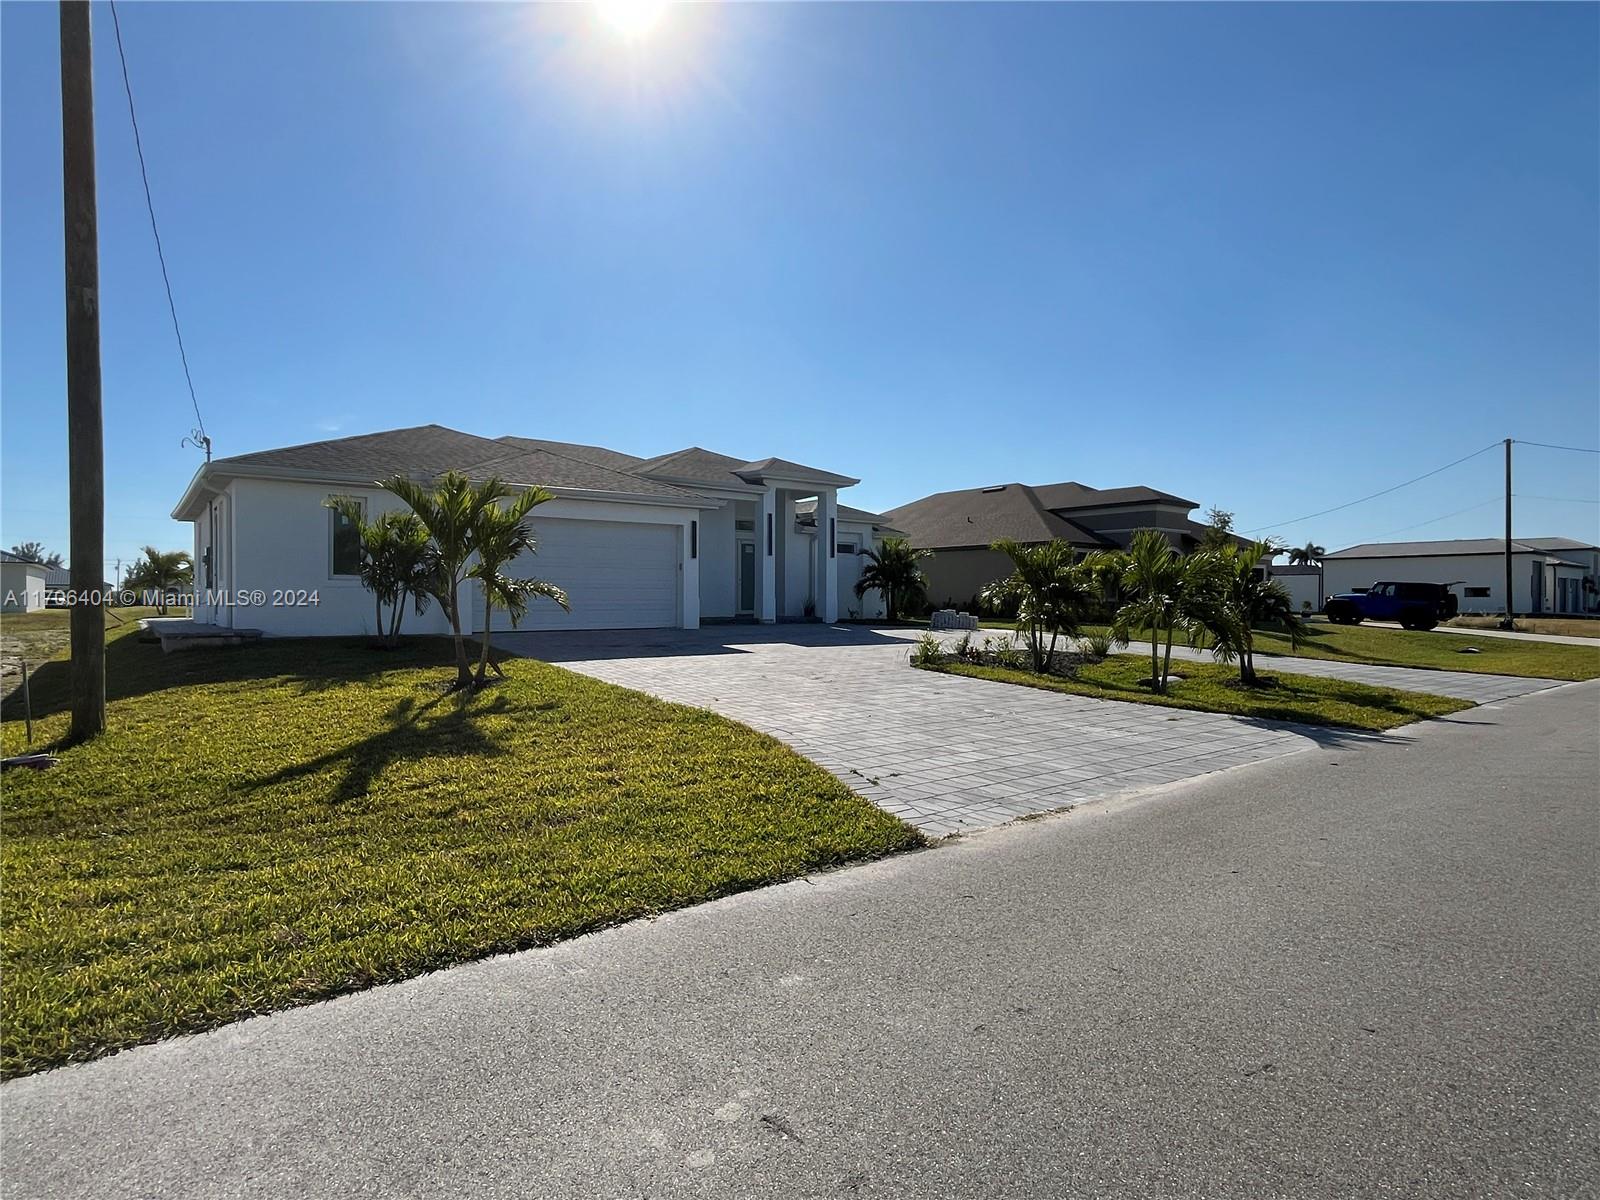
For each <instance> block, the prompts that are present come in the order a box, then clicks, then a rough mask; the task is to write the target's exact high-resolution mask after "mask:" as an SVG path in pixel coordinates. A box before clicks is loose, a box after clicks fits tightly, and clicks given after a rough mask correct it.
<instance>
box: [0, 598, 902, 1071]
mask: <svg viewBox="0 0 1600 1200" xmlns="http://www.w3.org/2000/svg"><path fill="white" fill-rule="evenodd" d="M449 654H450V648H449V645H448V643H447V642H442V641H434V640H421V641H418V642H416V643H413V645H412V646H411V647H410V648H409V649H404V650H401V651H397V652H393V653H387V654H386V653H382V652H379V651H374V650H369V649H366V648H364V647H362V646H359V645H347V644H341V643H338V642H335V641H317V642H265V643H261V644H259V645H255V646H245V647H238V648H233V649H225V650H209V651H190V652H186V653H179V654H173V655H168V656H163V655H162V654H161V652H160V649H159V647H156V646H152V645H146V644H143V643H140V642H138V640H137V639H136V638H135V637H132V636H127V631H126V630H123V629H118V630H116V631H115V632H114V634H113V636H112V638H111V639H110V644H109V646H108V649H107V663H108V671H107V675H108V681H109V684H108V686H109V689H110V692H111V695H112V697H113V702H112V703H111V705H110V710H109V724H110V731H109V732H108V733H107V734H106V735H105V736H103V737H101V738H99V739H97V740H96V741H94V742H92V743H90V744H88V745H84V746H80V747H77V748H74V749H70V750H66V751H64V752H63V753H62V757H61V764H60V765H59V766H58V767H56V768H54V769H52V770H48V771H39V772H35V771H29V770H13V771H8V772H7V773H6V775H5V840H4V849H3V860H0V861H3V865H4V873H5V900H6V903H5V906H4V910H3V914H0V927H3V929H4V947H3V960H4V976H3V983H0V998H3V1007H4V1018H5V1019H4V1026H3V1033H0V1072H3V1074H4V1075H6V1076H13V1075H18V1074H24V1073H27V1072H31V1071H36V1070H39V1069H41V1068H44V1067H48V1066H52V1065H55V1064H58V1063H65V1062H70V1061H73V1060H78V1059H87V1058H93V1057H95V1056H98V1055H102V1054H105V1053H108V1052H110V1051H113V1050H116V1049H118V1048H121V1047H125V1046H131V1045H133V1044H135V1043H139V1042H146V1041H151V1040H153V1039H156V1038H160V1037H165V1036H168V1035H170V1034H175V1033H181V1032H187V1031H194V1030H202V1029H208V1028H211V1027H214V1026H217V1025H220V1024H222V1023H224V1022H227V1021H232V1020H235V1019H237V1018H239V1017H243V1016H247V1015H250V1014H252V1013H261V1012H267V1011H270V1010H273V1009H279V1008H283V1007H285V1006H289V1005H294V1004H301V1003H304V1002H306V1001H310V1000H315V999H317V998H320V997H325V996H331V995H334V994H336V993H339V992H344V991H348V990H351V989H353V988H362V987H367V986H369V985H372V984H375V983H380V982H383V981H386V980H397V979H404V978H406V977H408V976H412V975H416V974H418V973H420V972H424V971H428V970H431V969H434V968H437V967H443V966H447V965H449V964H452V963H459V962H462V961H465V960H469V959H473V958H479V957H482V956H484V955H486V954H491V953H495V952H499V951H509V950H516V949H519V948H523V947H528V946H537V945H542V944H545V943H548V942H553V941H556V940H558V939H561V938H567V937H571V936H573V935H574V934H578V933H582V932H584V931H585V930H591V929H596V928H600V927H602V926H606V925H611V924H614V923H616V922H619V921H625V920H628V919H630V918H635V917H641V916H646V915H648V914H651V913H659V912H662V911H664V910H666V909H671V908H677V907H679V906H682V905H685V904H691V903H694V902H695V901H700V900H705V899H709V898H711V897H714V896H720V895H723V894H726V893H730V892H736V891H739V890H742V889H745V888H750V887H754V886H756V885H758V884H763V883H768V882H771V881H774V880H779V879H784V878H788V877H792V876H796V875H799V874H803V873H805V872H807V871H810V870H813V869H816V868H820V867H827V866H830V865H833V864H837V863H843V862H847V861H850V860H854V859H861V858H866V857H871V856H876V855H882V854H886V853H889V852H891V851H896V850H901V849H905V848H908V847H911V846H915V845H918V844H921V841H922V839H921V837H920V835H918V834H917V833H916V832H915V831H914V830H912V829H911V828H910V827H909V826H907V825H905V824H903V823H901V822H900V821H898V820H897V819H895V818H893V817H890V816H888V815H887V814H885V813H883V812H881V811H880V810H878V809H877V808H875V807H874V806H872V805H871V804H869V803H867V802H866V801H865V800H862V799H860V798H859V797H857V796H855V795H854V794H852V793H851V792H850V791H849V790H848V789H847V788H846V787H845V786H844V785H843V784H841V783H839V782H838V781H837V780H835V779H834V778H833V777H832V776H831V775H829V774H828V773H827V772H825V771H823V770H822V769H821V768H820V767H817V766H815V765H814V764H812V763H809V762H807V761H806V760H805V759H803V758H801V757H800V756H799V755H797V754H795V753H793V752H792V751H790V750H789V749H788V748H786V747H784V746H783V745H781V744H780V743H779V742H777V741H775V740H773V739H771V738H769V737H766V736H764V735H762V734H758V733H755V732H754V731H752V730H750V729H748V728H745V727H744V726H741V725H737V724H735V723H733V722H731V721H728V720H724V719H723V718H721V717H718V716H715V715H713V714H710V713H707V712H703V711H699V710H695V709H689V708H685V707H682V706H679V705H674V704H668V703H665V702H662V701H658V700H654V699H651V698H649V697H646V696H643V695H640V694H638V693H635V692H630V691H627V690H625V689H623V688H618V687H614V686H611V685H609V684H605V683H600V682H598V681H595V680H591V679H587V678H584V677H583V676H580V675H575V674H572V673H571V672H568V671H564V670H561V669H559V668H556V667H552V666H549V665H546V664H544V663H539V662H533V661H526V660H516V659H513V660H510V661H509V662H507V663H506V671H507V673H508V677H507V678H506V679H504V680H501V681H499V682H496V683H494V684H492V685H491V686H489V687H488V688H486V689H485V690H484V691H483V692H481V693H478V694H476V695H471V696H465V697H463V696H451V695H446V694H445V693H444V692H443V689H442V685H443V684H444V683H445V682H446V681H447V680H448V679H449V678H450V677H451V671H450V670H449V668H448V667H447V663H448V661H449ZM65 677H66V669H65V663H61V662H57V663H52V664H49V665H47V666H46V667H45V668H43V669H41V670H40V672H39V673H38V676H37V680H36V686H35V687H34V689H33V699H34V712H35V716H36V727H35V728H36V738H35V741H36V746H35V748H38V747H37V743H38V742H39V741H40V740H43V741H46V742H48V741H49V740H50V739H51V738H55V737H59V736H60V735H61V734H62V733H63V732H64V731H65V728H66V717H65V715H64V713H63V712H62V709H63V707H64V703H65V694H64V685H65ZM41 713H44V714H46V715H45V716H44V717H43V719H42V720H37V718H38V717H39V714H41ZM17 715H18V714H17V711H16V705H15V704H8V705H7V706H6V710H5V716H6V718H7V720H6V723H5V725H4V730H3V736H4V743H5V749H6V752H7V753H8V754H14V753H17V752H19V751H21V750H22V749H23V745H22V727H21V722H20V721H18V720H15V719H14V718H15V717H16V716H17Z"/></svg>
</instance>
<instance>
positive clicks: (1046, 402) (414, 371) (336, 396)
mask: <svg viewBox="0 0 1600 1200" xmlns="http://www.w3.org/2000/svg"><path fill="white" fill-rule="evenodd" d="M120 13H121V17H122V23H123V34H124V40H125V43H126V46H127V51H128V56H129V62H130V69H131V71H132V77H133V85H134V89H135V96H136V99H137V102H138V104H139V110H140V121H141V126H142V130H143V135H144V142H145V151H146V154H147V157H148V160H149V165H150V172H151V182H152V186H153V188H154V191H155V199H156V205H157V215H158V217H159V219H160V221H161V224H162V233H163V238H164V241H165V244H166V250H167V256H168V262H169V265H170V267H171V270H172V275H173V284H174V287H175V289H176V295H177V301H178V307H179V315H180V318H181V319H182V321H183V326H184V334H185V340H186V342H187V345H188V350H189V358H190V362H191V365H192V367H193V371H194V379H195V385H196V388H197V390H198V393H199V397H200V403H201V407H202V410H203V412H204V415H205V420H206V424H207V427H208V429H209V430H210V432H211V435H212V436H213V438H214V439H215V441H216V446H217V453H218V455H219V456H220V455H227V454H236V453H244V452H247V451H250V450H257V449H263V448H266V447H269V446H275V445H285V444H290V443H295V442H301V441H310V440H316V439H318V438H321V437H332V436H338V435H340V434H349V433H359V432H365V431H369V430H374V429H382V428H391V427H395V426H401V425H412V424H420V423H425V422H428V421H439V422H441V423H444V424H448V425H452V426H454V427H456V428H460V429H465V430H469V431H471V432H475V433H480V434H484V435H489V436H495V435H499V434H502V433H520V434H526V435H531V436H544V437H553V438H562V439H569V440H575V441H592V442H598V443H601V444H604V445H608V446H612V447H615V448H617V449H623V450H630V451H634V452H637V453H641V454H655V453H660V452H664V451H667V450H671V449H676V448H679V447H681V446H683V445H686V444H691V443H698V444H701V445H705V446H709V447H711V448H714V449H721V450H724V451H726V452H728V453H733V454H739V455H749V456H751V457H757V456H765V455H769V454H776V455H781V456H783V457H786V458H791V459H798V460H801V461H805V462H810V463H813V464H815V465H818V466H821V467H825V468H829V469H833V470H838V471H842V472H846V473H849V474H852V475H858V476H860V477H861V478H862V479H863V480H864V483H863V484H862V486H860V487H859V488H856V489H854V490H853V491H852V492H851V493H850V494H848V495H847V496H846V499H847V500H848V501H850V502H851V503H855V504H859V505H862V506H866V507H889V506H892V505H894V504H898V503H901V502H904V501H906V500H910V499H914V498H916V497H918V496H921V495H924V494H927V493H929V492H933V491H939V490H944V489H947V488H956V487H970V486H978V485H984V484H989V483H995V482H1004V481H1012V480H1020V481H1023V482H1034V483H1044V482H1053V481H1058V480H1064V479H1076V480H1079V481H1082V482H1085V483H1089V484H1093V485H1098V486H1121V485H1126V484H1132V483H1145V484H1150V485H1153V486H1157V487H1161V488H1165V489H1168V490H1172V491H1176V492H1179V493H1181V494H1183V495H1186V496H1189V497H1191V498H1193V499H1196V500H1198V501H1200V502H1201V503H1202V505H1210V504H1217V505H1221V506H1222V507H1225V508H1229V509H1232V510H1234V511H1236V512H1237V514H1238V518H1239V520H1238V523H1239V525H1240V526H1241V527H1244V528H1250V527H1256V526H1261V525H1265V524H1268V523H1273V527H1274V528H1276V529H1277V530H1278V531H1279V532H1281V533H1282V534H1283V535H1284V536H1285V537H1287V538H1289V539H1290V540H1293V541H1304V540H1305V539H1307V538H1311V539H1315V540H1317V541H1319V542H1322V543H1324V544H1326V545H1328V546H1329V547H1330V548H1331V547H1337V546H1340V545H1344V544H1348V543H1350V542H1355V541H1360V540H1369V539H1374V538H1380V537H1388V538H1390V539H1391V540H1394V539H1404V538H1421V537H1451V536H1475V535H1493V534H1495V533H1497V532H1498V531H1499V529H1500V520H1501V514H1500V509H1499V507H1498V503H1499V499H1498V498H1499V495H1500V488H1501V480H1500V470H1501V465H1500V459H1499V456H1498V454H1486V455H1482V456H1480V457H1479V458H1477V459H1474V460H1472V462H1470V463H1468V464H1465V465H1463V466H1462V467H1459V468H1456V469H1454V470H1452V471H1448V472H1445V473H1443V474H1441V475H1439V476H1437V477H1435V478H1433V479H1430V480H1428V481H1426V482H1425V483H1423V484H1420V485H1418V486H1416V487H1413V488H1407V489H1404V490H1402V491H1400V492H1397V493H1395V494H1393V495H1390V496H1386V497H1384V498H1382V499H1380V500H1377V501H1374V502H1372V503H1369V504H1364V505H1360V506H1357V507H1355V508H1352V509H1348V510H1346V511H1344V512H1340V513H1337V514H1334V515H1332V516H1329V517H1326V518H1321V519H1318V520H1314V521H1309V522H1304V523H1301V524H1297V525H1283V524H1279V523H1281V522H1283V521H1286V520H1287V519H1288V518H1291V517H1295V516H1299V515H1301V514H1303V513H1310V512H1313V511H1316V510H1318V509H1323V508H1327V507H1330V506H1332V505H1335V504H1339V503H1341V502H1343V501H1346V500H1349V499H1352V498H1354V497H1357V496H1360V495H1363V494H1365V493H1368V492H1372V491H1376V490H1378V489H1379V488H1383V487H1386V486H1388V485H1390V484H1393V483H1396V482H1399V481H1400V480H1403V479H1406V478H1408V477H1410V476H1413V475H1416V474H1419V473H1421V472H1422V471H1424V470H1428V469H1430V468H1432V467H1435V466H1438V465H1440V464H1442V463H1444V462H1447V461H1449V460H1450V459H1453V458H1456V457H1459V456H1461V455H1463V454H1466V453H1468V452H1469V451H1472V450H1475V449H1477V448H1478V447H1480V446H1484V445H1487V444H1489V443H1491V442H1494V441H1497V440H1498V439H1500V438H1502V437H1505V436H1508V435H1510V436H1515V437H1518V438H1526V439H1531V440H1535V441H1543V442H1555V443H1564V444H1573V445H1579V446H1597V445H1600V163H1597V145H1600V63H1597V54H1600V51H1597V46H1600V9H1597V8H1596V7H1594V6H1578V5H1567V6H1550V7H1541V6H1530V5H1519V6H1487V5H1479V6H1435V7H1404V6H1378V5H1343V6H1276V7H1269V6H1238V7H1209V6H1199V5H1192V6H1170V5H1165V6H1045V5H1029V6H957V5H942V6H911V5H893V6H870V7H868V6H861V7H849V6H843V5H825V6H824V5H817V6H777V5H751V6H744V7H736V8H720V9H717V8H703V7H702V8H694V9H685V10H676V11H672V12H669V13H668V15H667V16H666V18H665V20H664V21H663V23H662V24H661V25H660V26H659V27H658V28H657V29H656V30H655V31H654V33H653V34H651V35H650V36H649V37H646V38H643V39H639V40H637V41H634V42H628V41H625V40H623V39H620V38H618V37H617V36H616V35H615V33H614V32H613V31H611V30H610V29H609V28H607V27H604V26H603V25H602V24H601V23H600V22H598V21H596V20H595V17H594V14H593V12H591V11H590V10H587V9H583V8H559V9H557V8H543V9H536V8H515V7H510V6H488V5H483V6H470V5H460V6H424V5H380V4H368V5H329V4H317V5H310V4H306V5H283V6H279V5H268V4H260V5H193V4H186V5H157V4H138V5H131V4H130V5H128V6H126V7H124V8H122V9H121V10H120ZM94 17H95V37H96V60H97V61H96V87H97V95H98V106H99V107H98V121H99V126H98V147H99V149H98V153H99V171H100V222H101V224H100V238H101V242H100V246H101V256H102V260H101V282H102V310H103V315H102V336H103V339H104V344H103V363H104V375H105V412H106V442H107V448H108V453H107V464H106V465H107V485H108V511H107V547H108V549H107V553H108V554H109V555H112V556H117V555H120V556H122V557H123V558H124V559H128V558H131V557H132V556H133V555H134V554H135V553H136V552H137V549H138V547H139V546H140V545H141V544H143V543H145V542H156V543H158V544H160V545H163V546H173V547H176V546H186V545H188V534H187V530H186V528H185V527H181V526H178V525H177V524H175V523H173V522H172V521H170V519H169V518H168V517H167V513H168V511H169V510H170V508H171V507H172V505H173V503H174V502H175V501H176V499H177V497H178V496H179V494H180V493H181V491H182V489H183V486H184V484H185V483H186V482H187V480H188V478H189V476H190V474H191V473H192V472H193V470H194V469H195V467H196V466H197V464H198V456H197V455H196V454H195V452H194V451H192V450H188V449H185V448H182V447H180V445H179V441H180V439H181V438H182V437H183V435H184V434H185V433H186V432H187V431H188V430H189V428H190V427H191V426H192V425H193V423H194V420H193V416H192V414H191V412H190V407H189V399H188V395H187V393H186V390H185V387H184V382H183V377H182V374H181V370H180V367H179V362H178V357H177V352H176V349H175V346H174V343H173V339H172V332H171V328H170V325H169V322H168V317H167V312H166V308H165V301H164V298H163V295H162V291H161V280H160V275H159V272H158V269H157V264H156V259H155V253H154V248H153V245H152V242H151V238H150V231H149V228H148V225H147V223H146V216H145V212H144V201H143V195H142V193H141V191H140V187H139V181H138V173H137V161H136V159H135V157H134V152H133V141H132V136H131V132H130V129H129V124H128V117H127V112H126V108H125V104H124V100H123V96H122V90H121V87H122V84H121V77H120V73H119V70H118V67H117V59H116V53H115V43H114V41H113V39H112V29H111V22H110V13H109V11H108V10H107V9H106V7H105V6H104V5H101V4H96V5H95V12H94ZM56 20H57V18H56V9H55V7H54V6H53V5H23V4H8V5H5V6H4V7H3V12H0V24H3V28H0V35H3V37H0V53H3V63H0V66H3V97H0V99H3V129H0V135H3V141H0V147H3V171H0V203H3V209H4V224H3V233H0V239H3V240H0V254H3V275H0V281H3V295H0V301H3V303H0V339H3V355H0V390H3V401H4V403H3V408H0V432H3V446H0V459H3V461H0V466H3V472H4V478H3V483H0V523H3V530H0V540H3V541H4V542H5V544H6V545H10V544H11V543H13V542H16V541H21V540H28V539H33V540H39V541H43V542H45V543H46V544H47V545H49V546H51V547H52V548H57V549H61V550H63V551H64V550H65V549H66V514H65V502H66V483H65V480H66V469H65V462H66V448H65V440H66V439H65V400H64V392H65V383H64V372H63V366H62V351H61V346H62V336H63V335H62V307H63V301H62V284H61V261H60V260H61V200H60V182H59V181H60V128H59V82H58V75H57V70H58V67H57V62H58V60H57V45H56V38H57V25H56ZM1518 466H1519V472H1518V474H1519V479H1518V484H1517V488H1516V490H1517V491H1518V492H1520V493H1524V494H1526V495H1527V496H1528V497H1530V498H1528V499H1525V500H1521V501H1519V515H1518V518H1517V524H1516V532H1517V533H1518V534H1519V535H1522V536H1533V535H1541V534H1546V535H1548V534H1564V535H1568V536H1575V537H1582V538H1585V539H1596V538H1600V505H1597V504H1596V503H1594V501H1596V500H1597V499H1600V483H1597V470H1600V461H1597V457H1596V456H1594V455H1580V454H1570V453H1561V452H1556V451H1545V450H1538V449H1533V448H1528V449H1525V450H1519V462H1518ZM1533 496H1542V497H1560V498H1563V499H1547V500H1537V499H1532V498H1531V497H1533ZM1583 501H1587V503H1585V502H1583ZM1473 505H1476V506H1477V507H1475V508H1470V511H1466V512H1461V513H1458V515H1455V516H1450V517H1447V518H1446V519H1444V520H1435V518H1439V517H1441V516H1445V515H1446V514H1450V513H1455V512H1457V510H1461V509H1468V508H1469V506H1473Z"/></svg>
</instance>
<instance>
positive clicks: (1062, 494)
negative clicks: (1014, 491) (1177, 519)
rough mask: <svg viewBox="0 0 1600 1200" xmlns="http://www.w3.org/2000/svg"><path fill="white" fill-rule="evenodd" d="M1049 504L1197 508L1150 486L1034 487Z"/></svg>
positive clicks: (1085, 506)
mask: <svg viewBox="0 0 1600 1200" xmlns="http://www.w3.org/2000/svg"><path fill="white" fill-rule="evenodd" d="M1033 491H1034V494H1035V495H1037V496H1038V497H1039V503H1041V504H1043V505H1044V506H1045V507H1046V508H1057V509H1060V508H1102V507H1109V506H1111V505H1113V504H1158V503H1165V504H1182V505H1184V506H1185V507H1187V508H1194V507H1196V504H1195V502H1194V501H1193V500H1185V499H1184V498H1183V497H1182V496H1174V495H1173V494H1172V493H1171V492H1163V491H1159V490H1157V489H1156V488H1150V487H1121V488H1092V487H1090V486H1089V485H1088V484H1085V483H1076V482H1068V483H1045V484H1040V485H1039V486H1037V487H1035V488H1034V489H1033Z"/></svg>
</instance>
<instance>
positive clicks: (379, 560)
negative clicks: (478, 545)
mask: <svg viewBox="0 0 1600 1200" xmlns="http://www.w3.org/2000/svg"><path fill="white" fill-rule="evenodd" d="M328 507H329V508H331V509H333V510H335V511H336V512H337V513H338V514H339V515H340V516H342V517H343V518H344V519H345V520H346V521H348V522H350V525H351V527H352V528H353V529H354V530H355V531H356V537H357V538H358V539H359V540H360V544H361V568H360V572H359V574H360V578H361V584H362V586H363V587H365V588H366V589H367V590H368V591H369V592H371V593H372V598H373V604H374V606H375V607H376V624H375V626H374V632H375V633H376V634H377V637H378V640H379V642H380V643H381V644H382V645H383V646H386V647H392V646H394V645H395V644H396V643H397V642H398V641H399V640H400V622H401V619H402V617H403V616H404V614H405V610H406V603H407V602H408V601H409V602H411V603H412V605H413V606H414V607H415V608H416V610H417V614H418V615H419V616H420V615H421V614H422V613H424V612H426V611H427V606H428V591H429V588H430V586H431V583H432V578H433V564H432V561H431V560H432V555H431V546H430V543H429V540H428V531H427V530H426V529H425V528H424V527H423V525H422V522H421V521H420V520H418V519H417V516H416V514H415V513H400V512H387V513H384V514H383V515H382V516H380V517H378V519H377V520H375V521H368V520H367V519H366V518H365V516H364V515H363V513H362V511H361V505H360V504H358V503H356V501H354V500H352V499H350V498H349V497H340V498H338V499H334V500H329V501H328ZM384 605H388V606H389V621H388V627H387V628H385V626H384V619H383V609H384Z"/></svg>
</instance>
